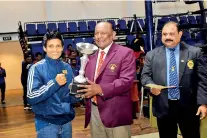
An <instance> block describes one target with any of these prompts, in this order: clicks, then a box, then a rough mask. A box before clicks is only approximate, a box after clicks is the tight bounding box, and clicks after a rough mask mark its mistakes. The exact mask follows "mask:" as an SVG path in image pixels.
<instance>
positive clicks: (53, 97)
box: [27, 31, 78, 138]
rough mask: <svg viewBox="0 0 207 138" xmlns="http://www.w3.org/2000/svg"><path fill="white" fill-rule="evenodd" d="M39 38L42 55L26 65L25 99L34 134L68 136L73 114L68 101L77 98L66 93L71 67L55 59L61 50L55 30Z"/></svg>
mask: <svg viewBox="0 0 207 138" xmlns="http://www.w3.org/2000/svg"><path fill="white" fill-rule="evenodd" d="M43 41H44V46H43V49H44V51H45V52H46V57H45V59H43V60H41V61H40V62H38V63H36V64H34V65H33V66H32V67H31V68H30V70H29V75H28V84H27V89H28V94H27V99H28V103H29V104H30V105H31V106H32V110H33V112H34V113H35V127H36V131H37V137H38V138H59V137H61V138H72V126H71V121H72V120H73V119H74V117H75V111H74V109H73V107H72V104H73V103H75V102H77V101H78V99H76V98H75V97H72V96H71V95H69V89H68V86H69V84H70V83H71V82H72V78H73V73H72V69H71V67H70V65H68V64H67V63H64V62H62V61H61V60H60V59H59V58H60V56H61V54H62V51H63V39H62V36H61V34H60V33H59V32H57V31H52V32H48V33H47V34H45V36H44V38H43Z"/></svg>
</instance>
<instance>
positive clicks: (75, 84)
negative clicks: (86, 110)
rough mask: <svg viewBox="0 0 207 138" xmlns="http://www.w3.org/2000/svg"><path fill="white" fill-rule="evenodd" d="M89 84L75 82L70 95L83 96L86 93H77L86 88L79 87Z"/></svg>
mask: <svg viewBox="0 0 207 138" xmlns="http://www.w3.org/2000/svg"><path fill="white" fill-rule="evenodd" d="M87 84H88V82H85V83H78V82H73V84H72V85H71V92H70V94H72V95H78V94H79V95H83V94H85V92H77V91H78V90H81V89H85V88H81V87H78V85H87Z"/></svg>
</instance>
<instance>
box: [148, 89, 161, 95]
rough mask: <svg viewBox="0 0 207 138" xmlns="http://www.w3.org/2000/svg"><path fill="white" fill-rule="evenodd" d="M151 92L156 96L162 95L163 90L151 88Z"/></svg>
mask: <svg viewBox="0 0 207 138" xmlns="http://www.w3.org/2000/svg"><path fill="white" fill-rule="evenodd" d="M150 91H151V93H152V94H154V95H156V96H157V95H159V94H160V93H161V89H158V88H151V89H150Z"/></svg>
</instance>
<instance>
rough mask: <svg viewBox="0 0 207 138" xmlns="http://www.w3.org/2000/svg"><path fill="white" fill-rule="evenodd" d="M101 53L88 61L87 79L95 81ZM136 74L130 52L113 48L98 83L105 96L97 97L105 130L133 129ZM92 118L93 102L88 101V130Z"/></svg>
mask: <svg viewBox="0 0 207 138" xmlns="http://www.w3.org/2000/svg"><path fill="white" fill-rule="evenodd" d="M97 57H98V51H97V52H96V53H95V54H94V55H92V56H90V57H89V62H88V64H87V66H86V70H85V71H86V72H85V76H86V77H87V78H88V79H89V80H92V81H93V80H94V74H95V68H96V61H97ZM135 72H136V66H135V57H134V53H133V51H132V50H130V49H129V48H126V47H123V46H120V45H116V44H115V43H113V44H112V46H111V48H110V49H109V51H108V53H107V55H106V57H105V60H104V63H103V65H102V66H101V69H100V73H99V76H98V77H97V79H96V83H97V84H99V85H100V86H101V88H102V90H103V94H104V95H103V96H97V103H98V110H99V113H100V118H101V120H102V122H103V124H104V126H106V127H108V128H112V127H117V126H123V125H130V124H132V123H133V119H132V101H131V94H130V90H131V87H132V84H133V81H134V75H135ZM90 118H91V99H87V103H86V113H85V127H87V125H88V124H89V122H90Z"/></svg>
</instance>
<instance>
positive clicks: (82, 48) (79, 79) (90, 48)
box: [70, 42, 98, 95]
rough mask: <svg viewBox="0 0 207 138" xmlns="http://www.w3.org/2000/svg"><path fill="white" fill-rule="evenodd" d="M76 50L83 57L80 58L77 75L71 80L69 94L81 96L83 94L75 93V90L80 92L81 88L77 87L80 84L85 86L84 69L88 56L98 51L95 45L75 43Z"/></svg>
mask: <svg viewBox="0 0 207 138" xmlns="http://www.w3.org/2000/svg"><path fill="white" fill-rule="evenodd" d="M76 48H77V50H78V51H79V52H80V53H82V54H83V56H82V57H81V58H80V61H81V67H80V70H79V75H78V76H76V77H75V78H74V80H73V83H72V85H70V94H74V95H76V94H83V93H77V90H80V89H82V88H79V87H78V85H80V84H82V85H83V84H87V79H86V78H85V76H84V74H85V67H86V65H87V63H88V60H89V59H88V55H91V54H93V53H95V52H96V51H97V50H98V47H97V46H96V45H93V44H90V43H82V42H81V43H77V44H76Z"/></svg>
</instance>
